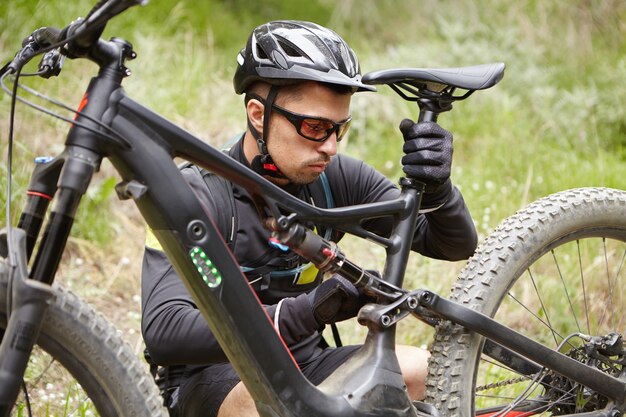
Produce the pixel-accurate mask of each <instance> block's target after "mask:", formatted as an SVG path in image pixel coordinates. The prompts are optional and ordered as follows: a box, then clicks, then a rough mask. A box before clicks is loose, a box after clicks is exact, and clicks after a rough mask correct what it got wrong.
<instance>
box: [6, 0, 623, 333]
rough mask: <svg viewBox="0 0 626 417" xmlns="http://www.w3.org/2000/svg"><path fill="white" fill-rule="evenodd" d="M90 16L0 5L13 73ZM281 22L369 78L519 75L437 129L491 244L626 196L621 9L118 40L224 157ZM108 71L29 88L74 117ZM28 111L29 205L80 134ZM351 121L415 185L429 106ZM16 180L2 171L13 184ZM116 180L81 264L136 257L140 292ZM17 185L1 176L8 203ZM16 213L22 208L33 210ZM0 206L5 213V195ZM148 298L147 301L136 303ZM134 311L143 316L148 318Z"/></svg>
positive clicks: (355, 6) (137, 240) (164, 29)
mask: <svg viewBox="0 0 626 417" xmlns="http://www.w3.org/2000/svg"><path fill="white" fill-rule="evenodd" d="M91 6H92V1H87V0H79V1H76V2H70V3H68V2H60V1H45V0H39V1H36V0H23V1H20V2H3V3H1V4H0V27H2V31H1V32H0V58H1V59H2V60H3V61H6V60H7V59H9V58H10V57H11V56H12V55H13V53H14V51H15V50H16V49H17V48H18V47H19V45H20V42H21V39H22V38H23V37H24V36H26V35H28V33H30V31H31V30H33V29H35V28H37V27H39V26H43V25H53V26H59V27H60V26H63V25H64V24H66V23H67V22H69V21H70V20H72V19H74V18H75V17H77V16H81V15H82V16H84V15H85V13H86V11H87V10H89V9H90V7H91ZM278 18H295V19H310V20H314V21H317V22H319V23H321V24H324V25H328V26H330V27H332V28H334V29H335V30H336V31H338V32H339V33H340V34H342V35H343V36H344V37H345V38H346V40H348V42H349V43H350V44H351V45H352V46H353V48H354V49H355V50H356V51H357V53H358V54H359V56H360V59H361V66H362V69H363V71H364V72H367V71H372V70H377V69H383V68H392V67H457V66H466V65H475V64H480V63H485V62H496V61H502V62H505V63H506V64H507V70H506V73H505V77H504V79H503V80H502V81H501V82H500V83H499V84H498V85H497V86H495V87H494V88H492V89H490V90H487V91H481V92H477V93H475V94H474V95H473V96H472V97H470V98H469V99H468V100H467V101H465V102H460V103H457V104H456V105H455V108H454V109H453V111H452V112H450V113H447V114H442V115H441V117H440V119H439V122H440V124H441V125H442V126H443V127H445V128H447V129H449V130H451V131H452V132H453V133H454V134H455V161H454V169H453V180H454V182H455V184H457V185H458V186H459V187H460V188H461V189H462V191H463V194H464V196H465V199H466V201H467V204H468V205H469V207H470V210H471V212H472V214H473V217H474V219H475V222H476V224H477V227H478V230H479V232H480V234H481V235H482V236H484V235H486V234H487V233H488V232H489V231H490V230H491V229H492V228H494V227H495V226H496V225H497V224H498V223H499V222H500V220H501V219H503V218H504V217H506V216H508V215H510V214H512V213H513V212H515V211H516V210H517V209H519V208H521V207H523V206H524V205H526V204H527V203H529V202H530V201H533V200H535V199H536V198H538V197H540V196H543V195H546V194H549V193H552V192H555V191H558V190H561V189H565V188H571V187H579V186H589V185H593V186H609V187H616V188H622V189H623V188H626V150H625V149H626V122H625V121H626V106H625V105H624V103H625V102H626V83H624V81H623V80H624V79H626V58H625V57H626V43H625V41H624V40H625V39H626V25H624V22H625V21H626V3H624V2H623V1H618V0H605V1H596V2H588V1H583V0H580V1H570V2H540V1H535V0H522V1H512V0H507V1H498V2H496V1H493V2H475V1H461V2H459V1H452V0H440V1H435V0H423V1H419V2H407V1H400V0H390V1H384V2H382V1H378V2H377V1H354V0H350V1H342V2H334V1H331V0H312V1H308V2H284V1H278V0H271V1H265V2H251V1H244V0H231V1H225V0H223V1H218V0H210V1H202V2H192V1H174V0H161V1H156V0H153V1H152V2H150V3H149V4H148V5H147V6H145V7H143V8H139V7H136V8H133V9H130V10H129V11H127V12H126V13H125V14H123V15H122V16H119V17H118V18H116V19H115V20H113V21H112V22H111V23H110V25H109V26H108V28H107V30H106V32H105V36H106V37H110V36H121V37H124V38H126V39H128V40H129V41H131V42H132V43H133V44H134V46H135V49H136V51H137V52H138V55H139V56H138V58H137V60H135V61H133V62H131V63H130V64H129V67H130V68H131V69H132V71H133V76H131V77H130V78H129V79H127V80H126V81H125V86H126V89H127V91H128V93H129V94H130V95H131V96H133V97H134V98H135V99H137V100H138V101H140V102H142V103H144V104H145V105H147V106H148V107H151V108H153V109H154V110H156V111H157V112H159V113H161V114H163V115H165V116H166V117H168V118H170V119H172V120H173V121H175V122H177V123H179V124H181V125H182V126H183V127H184V128H186V129H188V130H190V131H191V132H193V133H194V134H196V135H197V136H199V137H200V138H203V139H204V140H206V141H207V142H210V143H212V144H216V145H219V144H221V143H224V142H226V141H227V140H228V139H229V138H230V137H231V136H232V135H234V134H236V133H238V132H240V131H242V130H243V129H244V128H245V121H244V118H243V117H244V116H243V106H242V104H241V102H242V100H241V97H238V96H236V95H235V94H233V91H232V84H231V77H232V74H233V72H234V69H235V56H236V53H237V52H238V50H239V48H241V47H242V46H243V45H244V43H245V40H246V38H247V35H248V33H249V32H250V30H251V29H252V28H253V27H254V26H255V25H257V24H259V23H261V22H263V21H267V20H270V19H278ZM31 69H32V67H31ZM94 69H95V67H94V65H93V64H90V63H81V62H72V61H68V62H66V64H65V69H64V72H63V73H62V74H61V77H60V78H58V79H52V80H49V81H46V82H44V81H42V80H28V81H27V80H24V81H25V82H27V83H28V84H29V85H32V86H34V87H37V88H38V89H41V90H42V91H44V92H46V93H47V94H50V95H51V96H53V97H55V98H59V99H61V100H62V101H64V102H66V103H68V104H70V105H72V106H76V105H77V104H78V102H79V101H80V98H81V96H82V91H83V90H84V88H85V86H86V83H87V82H88V79H89V77H90V76H91V74H93V71H94ZM18 110H19V114H18V119H17V126H16V128H17V129H16V138H17V141H18V142H17V144H16V149H15V158H16V160H15V161H16V162H15V169H14V176H15V181H16V184H15V193H16V195H17V194H19V193H20V192H21V191H23V190H24V187H25V184H26V182H27V176H28V174H29V167H30V165H31V162H30V161H31V160H32V157H34V156H36V155H41V154H55V153H56V152H58V151H59V149H60V147H61V145H62V143H63V135H64V132H65V130H66V129H67V125H66V124H64V123H60V122H57V121H54V120H53V119H50V118H48V117H47V116H40V115H38V114H36V113H34V112H33V111H31V110H29V109H26V108H25V106H23V105H18ZM8 111H9V100H8V97H7V96H6V95H2V96H1V97H0V116H2V117H0V151H1V152H3V154H4V152H5V150H6V138H7V131H8V124H7V119H8V117H7V116H8ZM352 114H353V119H354V124H353V129H352V131H351V133H350V136H349V138H348V140H346V141H345V145H344V146H343V148H342V151H344V152H346V153H349V154H352V155H355V156H357V157H361V158H363V159H365V160H366V161H367V162H369V163H371V164H372V165H374V166H375V167H377V168H378V169H380V170H381V171H383V172H384V173H385V174H386V175H388V176H389V177H390V178H392V179H395V178H397V177H398V176H399V175H401V167H400V164H399V160H400V158H401V143H402V139H401V136H400V134H399V131H398V129H397V125H398V124H399V122H400V120H401V119H402V118H404V117H410V118H414V119H415V118H416V117H417V108H416V106H415V105H414V104H413V103H408V102H404V101H403V100H401V99H400V98H399V97H398V96H396V95H395V94H394V93H393V92H392V91H390V90H389V89H388V88H386V87H381V88H379V93H376V94H373V93H363V94H357V95H356V96H355V97H354V99H353V109H352ZM4 164H5V161H4V159H2V161H0V168H3V167H4ZM116 178H117V176H116V174H115V173H114V172H113V171H112V169H111V167H110V166H108V165H107V164H105V165H104V166H103V169H102V172H101V173H100V174H99V175H98V176H97V177H96V179H95V186H96V188H95V191H94V192H93V193H91V194H90V195H88V196H87V198H86V208H87V209H85V210H83V211H82V212H81V215H82V214H84V217H81V218H80V219H79V220H78V221H77V224H76V230H75V234H74V236H75V237H76V238H75V239H76V240H75V241H74V242H75V243H76V245H75V246H72V248H73V249H72V250H73V252H72V260H76V259H83V258H85V256H87V254H91V256H92V257H95V259H90V260H87V262H86V263H85V265H90V266H92V267H94V265H95V268H94V269H95V270H96V271H106V269H107V267H109V263H113V264H114V265H119V262H118V261H117V260H119V259H120V258H122V257H125V258H126V257H128V258H130V259H131V260H132V263H131V264H132V265H133V266H131V267H128V268H126V269H124V270H123V271H122V272H121V273H120V274H121V276H122V277H124V278H125V279H126V280H129V281H130V282H134V283H135V284H136V282H137V276H138V274H139V272H138V271H139V267H138V264H139V258H140V256H141V246H142V238H141V228H142V226H141V221H140V219H139V218H138V215H137V213H136V211H134V209H133V208H132V207H131V206H130V203H124V204H122V205H117V204H116V205H115V207H116V208H111V207H112V206H113V205H112V203H113V201H114V199H115V194H114V193H113V192H112V189H111V186H112V184H113V183H114V182H116ZM5 184H6V177H5V176H4V175H2V176H0V186H1V187H3V188H2V189H3V190H4V187H5ZM16 200H17V201H16V207H18V206H19V204H18V203H19V197H16ZM0 202H2V205H4V203H5V194H4V192H2V193H0ZM128 219H130V221H129V220H128ZM1 223H4V221H2V222H1ZM129 229H130V230H132V231H133V232H132V233H130V234H129V233H128V230H129ZM85 242H89V243H88V248H86V246H85V245H87V243H85ZM349 247H350V248H351V250H352V251H353V252H354V253H355V255H354V256H355V257H356V258H359V259H363V261H362V262H364V263H367V262H371V263H373V266H375V267H380V262H379V261H377V260H376V259H379V257H380V254H381V252H380V250H379V248H376V247H370V246H366V247H363V246H359V245H356V244H352V243H349ZM94 254H96V255H94ZM97 254H99V255H97ZM371 259H374V260H371ZM68 262H70V261H68ZM72 262H73V261H72ZM70 266H73V267H75V266H76V264H72V265H68V266H67V268H68V269H69V267H70ZM460 266H461V264H460V263H457V264H448V263H441V262H434V261H430V260H425V259H422V258H419V257H417V256H413V257H412V258H411V261H410V265H409V273H408V274H407V277H408V280H409V285H410V286H414V287H415V286H429V287H431V288H433V289H436V290H437V291H440V292H444V293H445V292H446V288H447V287H449V282H450V281H451V280H452V279H454V275H455V273H456V271H457V270H458V268H459V267H460ZM88 275H94V277H93V280H94V281H98V280H100V279H102V278H103V277H106V273H105V272H100V273H95V274H93V271H92V270H90V271H89V274H88ZM441 277H445V279H444V280H442V279H441ZM433 278H434V279H433ZM120 281H122V280H117V281H116V282H115V285H120ZM124 288H125V290H126V289H127V287H124ZM125 290H124V291H122V290H120V291H119V292H118V295H115V296H110V295H109V294H105V295H102V294H100V295H101V296H103V297H104V298H106V299H107V300H109V301H110V300H111V298H113V300H114V301H115V302H119V303H129V301H128V299H127V298H124V296H122V294H123V293H126V292H127V291H125ZM137 291H138V290H137V289H136V287H135V289H134V290H131V294H136V293H137ZM116 297H117V298H116ZM118 298H120V299H121V300H122V301H116V300H118ZM131 304H132V308H134V309H136V308H137V305H136V302H131ZM124 317H125V316H122V318H124ZM400 337H402V338H403V339H405V340H406V341H411V342H413V343H427V337H426V336H424V337H421V336H420V335H419V334H416V332H415V331H412V332H411V331H407V332H405V333H402V335H401V336H400Z"/></svg>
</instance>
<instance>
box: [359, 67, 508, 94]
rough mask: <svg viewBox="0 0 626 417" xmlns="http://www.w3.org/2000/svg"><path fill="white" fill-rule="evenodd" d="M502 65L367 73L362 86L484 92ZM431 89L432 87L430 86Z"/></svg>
mask: <svg viewBox="0 0 626 417" xmlns="http://www.w3.org/2000/svg"><path fill="white" fill-rule="evenodd" d="M504 68H505V65H504V63H502V62H496V63H491V64H483V65H474V66H470V67H460V68H440V69H429V68H395V69H387V70H381V71H373V72H368V73H367V74H365V75H363V79H362V81H363V83H365V84H374V85H375V84H409V85H412V86H414V87H417V88H419V89H423V88H427V89H430V88H428V87H426V85H427V84H430V83H436V84H441V85H442V86H444V88H445V86H447V87H453V88H462V89H464V90H484V89H486V88H489V87H492V86H494V85H495V84H496V83H497V82H498V81H500V80H501V79H502V77H503V76H504ZM431 88H432V87H431Z"/></svg>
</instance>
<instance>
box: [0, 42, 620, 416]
mask: <svg viewBox="0 0 626 417" xmlns="http://www.w3.org/2000/svg"><path fill="white" fill-rule="evenodd" d="M128 56H130V55H129V45H128V44H127V43H125V42H123V41H121V40H113V41H110V42H105V41H99V42H98V44H97V46H96V47H94V48H93V50H92V52H90V54H89V56H88V57H89V58H90V59H92V60H94V61H95V62H97V63H98V65H99V66H100V72H99V74H98V76H97V77H95V78H94V79H92V81H91V83H90V85H89V87H88V89H87V91H86V93H85V98H84V100H83V103H85V105H84V107H83V108H82V110H81V113H80V114H79V116H78V117H77V119H76V123H75V124H74V125H73V126H72V128H71V129H70V132H69V134H68V136H67V140H66V148H65V151H64V152H63V153H62V154H61V155H60V156H59V157H57V158H55V159H54V160H52V161H51V162H48V163H45V164H42V165H41V166H40V167H38V169H37V170H36V172H35V175H34V177H33V180H32V182H31V187H30V188H31V189H36V190H37V197H33V198H34V199H38V198H43V197H41V195H45V196H50V197H51V196H53V195H54V201H55V203H54V206H53V207H52V210H51V215H50V220H49V222H48V224H47V226H46V230H45V233H44V236H43V238H42V240H41V243H40V246H39V249H38V251H37V253H36V257H35V259H34V263H33V266H32V269H31V272H30V278H32V279H33V280H36V281H42V282H46V283H51V282H52V280H53V277H54V274H55V273H56V270H57V267H58V264H59V261H60V259H61V255H62V253H63V250H64V248H65V243H66V241H67V236H68V235H69V231H70V228H71V225H72V223H73V218H74V216H75V213H76V208H77V207H78V203H79V201H80V199H81V197H82V195H83V194H84V193H85V191H86V189H87V186H88V184H89V182H90V180H91V177H92V174H93V173H94V172H95V171H96V170H97V169H98V167H99V166H100V163H101V160H102V158H108V159H109V160H110V161H111V162H112V164H113V166H114V167H115V169H116V170H117V171H118V173H119V174H120V176H121V178H122V182H121V183H120V184H118V187H117V190H118V195H119V196H120V197H121V198H132V199H133V200H134V201H135V203H136V204H137V206H138V208H139V210H140V211H141V213H142V215H143V217H144V219H145V220H146V222H147V224H148V226H149V227H150V228H151V229H152V231H153V232H154V234H155V236H156V237H157V238H158V240H159V242H160V243H161V245H162V246H163V248H164V250H165V252H166V253H167V255H168V257H169V259H170V260H171V262H172V264H173V265H174V267H175V269H176V271H177V272H178V274H179V276H180V277H181V279H182V280H183V281H184V283H185V284H186V286H187V288H188V289H189V291H190V293H191V295H192V296H193V298H194V300H195V301H196V304H197V306H198V308H199V310H200V311H201V312H202V314H203V316H204V317H205V319H206V320H207V322H208V324H209V327H210V328H211V330H212V332H213V333H214V335H215V337H216V338H217V340H218V341H219V343H220V345H221V346H222V348H223V350H224V352H225V353H226V356H227V357H228V359H229V360H230V361H231V362H232V364H233V366H234V367H235V369H236V370H237V372H238V374H239V375H240V377H241V379H242V381H243V382H244V383H245V385H246V387H247V389H248V390H249V392H250V393H251V395H252V397H253V398H254V400H255V402H256V406H257V408H258V410H259V413H260V414H261V416H267V417H269V416H272V417H278V416H286V417H289V416H293V417H296V416H298V417H308V416H311V417H313V416H316V417H319V416H338V417H360V416H417V415H418V412H417V411H416V409H415V408H414V406H413V405H412V403H411V401H410V400H409V398H408V396H407V394H406V389H405V386H404V382H403V379H402V375H401V373H400V368H399V364H398V361H397V359H396V356H395V354H394V338H395V326H394V323H393V320H392V321H389V315H385V314H386V313H388V312H389V311H391V310H394V309H395V310H397V309H398V308H400V307H399V306H401V307H402V309H403V310H405V311H414V312H417V311H418V309H417V307H418V305H419V306H420V307H422V308H425V309H426V310H428V311H430V312H432V313H435V314H437V315H439V316H441V317H445V318H446V319H448V320H451V321H453V322H456V323H461V324H463V325H466V326H468V327H469V328H470V329H472V330H474V331H476V332H478V333H480V334H482V335H486V336H488V337H493V338H494V339H495V340H496V342H497V343H498V344H500V345H502V346H504V347H506V348H508V349H510V350H512V351H515V352H520V353H521V354H523V356H524V357H526V358H528V360H529V361H531V363H535V364H541V365H545V366H546V367H548V368H550V369H555V370H557V371H558V372H560V373H562V374H563V375H565V376H566V377H568V378H571V379H572V380H575V381H577V382H580V383H582V384H584V385H588V386H590V387H591V388H592V389H594V390H596V391H597V392H600V393H602V394H603V395H606V396H607V397H609V398H611V399H613V400H614V401H616V402H617V403H619V404H623V403H624V395H625V394H624V392H625V389H624V383H623V382H621V381H618V380H617V379H615V378H613V377H611V376H609V375H607V374H605V373H602V372H600V371H599V370H595V369H592V368H590V367H586V366H583V365H580V364H577V363H576V364H577V365H579V366H573V364H572V362H575V361H573V360H572V359H570V358H568V357H566V356H565V355H562V354H560V353H558V352H555V351H553V350H549V351H550V353H551V354H550V355H549V356H548V357H547V358H546V351H548V349H547V348H545V347H543V346H541V345H539V344H537V343H535V342H532V341H531V340H529V339H528V338H526V337H524V336H522V335H520V334H518V333H516V332H514V331H512V330H510V329H507V328H504V327H503V326H501V325H499V324H498V323H496V322H495V321H494V320H492V319H490V318H488V317H486V316H482V315H480V316H477V313H475V312H473V311H472V310H470V309H468V308H466V307H463V306H461V305H458V304H456V303H453V302H450V301H445V300H442V299H441V300H440V299H439V298H438V297H436V296H435V295H434V294H432V293H427V292H413V293H407V292H406V291H403V290H401V291H400V292H399V293H397V294H396V300H397V301H396V304H397V305H396V304H394V303H393V302H390V304H389V305H380V306H373V305H372V306H368V308H365V313H364V312H363V311H362V314H360V320H361V321H362V322H363V323H364V324H366V325H367V326H368V328H369V333H368V336H367V339H366V341H365V344H364V346H363V348H362V349H360V351H359V352H358V353H357V354H356V355H355V356H354V357H353V358H351V359H350V360H349V361H348V362H347V363H345V364H344V365H342V367H341V368H340V369H339V370H338V371H337V372H335V373H334V374H333V375H331V377H329V378H328V379H327V380H326V381H324V383H322V384H321V385H320V386H318V387H315V386H313V385H312V384H311V383H309V382H308V381H307V379H306V378H305V377H304V376H303V375H302V373H301V372H300V371H299V369H298V366H297V364H296V363H295V361H294V359H293V358H292V357H291V355H290V353H289V350H288V348H287V347H286V346H285V345H284V343H283V342H282V340H281V338H280V337H279V336H278V335H277V333H276V331H275V330H274V327H273V324H272V321H271V319H270V318H269V317H268V315H267V314H266V312H265V310H264V309H263V307H262V306H261V304H260V302H259V300H258V298H257V297H256V295H255V293H254V291H253V290H252V289H251V287H250V286H249V285H248V282H247V280H246V278H245V276H244V275H243V274H242V272H241V271H240V269H239V267H238V264H237V262H236V260H235V259H234V257H233V255H232V253H231V252H230V251H229V249H228V247H227V245H226V243H225V242H224V240H223V238H222V237H221V235H220V233H219V231H218V229H217V227H216V226H215V224H214V223H213V221H212V220H211V218H210V216H209V215H208V214H207V212H206V211H205V209H204V208H203V206H202V204H201V203H200V202H199V201H198V199H197V198H196V196H195V194H194V192H193V191H192V190H191V188H190V187H189V185H188V184H187V183H186V181H185V180H184V179H183V176H182V175H181V173H180V171H179V169H178V168H177V166H176V164H175V163H174V161H173V158H175V157H181V158H183V159H186V160H188V161H191V162H193V163H195V164H197V165H199V166H201V167H203V168H205V169H208V170H210V171H213V172H215V173H216V174H218V175H221V176H224V177H226V178H227V179H229V180H230V181H232V182H233V183H236V184H239V185H241V186H243V187H245V188H246V189H247V190H248V191H249V192H250V194H251V195H252V197H253V199H254V200H255V201H256V203H257V208H258V209H259V212H260V213H259V214H260V215H262V216H264V217H274V218H276V219H282V221H283V223H284V224H283V227H284V228H285V230H286V229H287V228H288V226H291V225H296V224H298V222H299V221H302V222H304V221H314V222H315V223H316V224H320V225H327V226H332V227H335V228H337V229H340V230H343V231H346V232H349V233H352V234H355V235H357V236H361V237H365V238H368V239H370V240H373V241H375V242H377V243H379V244H381V245H382V246H384V247H385V248H386V251H387V261H386V264H385V268H384V271H383V277H384V279H385V282H386V283H387V285H388V288H389V289H390V291H391V292H392V291H393V289H399V288H400V287H401V286H402V280H403V276H404V273H405V267H406V262H407V257H408V253H409V249H410V242H411V241H412V235H413V231H414V229H415V222H416V219H417V213H418V209H419V204H420V201H421V191H420V190H419V187H417V186H415V184H412V183H410V182H403V183H402V185H403V186H402V192H401V195H400V196H399V197H398V198H397V199H395V200H392V201H385V202H379V203H374V204H368V205H361V206H353V207H343V208H334V209H321V208H317V207H314V206H311V205H308V204H306V203H305V202H303V201H300V200H298V199H296V198H294V197H292V196H291V195H289V194H288V193H286V192H285V191H283V190H282V189H280V188H279V187H277V186H275V185H274V184H272V183H271V182H269V181H267V180H266V179H264V178H262V177H261V176H259V175H258V174H256V173H254V172H252V171H251V170H249V169H248V168H246V167H244V166H243V165H242V164H240V163H239V162H237V161H235V160H233V159H231V158H230V157H228V156H227V155H225V154H223V153H222V152H220V151H219V150H217V149H215V148H214V147H212V146H210V145H208V144H206V143H204V142H203V141H201V140H199V139H197V138H196V137H194V136H193V135H191V134H190V133H188V132H186V131H184V130H183V129H181V128H179V127H177V126H175V125H174V124H172V123H171V122H169V121H167V120H165V119H164V118H162V117H160V116H159V115H157V114H155V113H154V112H152V111H150V110H148V109H147V108H145V107H143V106H141V105H140V104H138V103H137V102H135V101H133V100H132V99H130V98H129V97H128V96H126V94H125V93H124V91H123V89H122V88H121V80H122V78H123V76H124V74H125V72H124V69H125V68H124V66H123V63H124V60H125V58H127V57H128ZM434 118H436V114H433V113H430V112H429V111H427V110H426V111H422V112H421V114H420V119H421V120H424V119H434ZM96 121H97V122H96ZM101 124H103V125H104V126H106V128H105V127H103V126H102V125H101ZM29 207H31V209H27V210H26V212H29V210H30V211H34V212H37V213H39V214H38V215H40V212H41V208H39V206H38V205H37V204H35V203H32V206H29ZM283 213H293V214H292V215H291V216H284V215H283ZM381 216H393V217H394V223H395V227H394V229H393V231H392V233H391V235H390V236H389V237H381V236H377V235H374V234H372V233H370V232H367V231H366V230H364V229H363V228H362V227H360V223H361V222H362V221H363V219H365V218H374V217H381ZM31 217H33V216H31ZM34 217H37V216H34ZM24 223H25V225H24V226H23V227H24V228H25V229H26V236H27V237H26V238H24V239H25V240H27V241H28V242H26V243H23V244H22V246H23V247H24V249H22V250H21V253H22V256H23V257H26V252H27V250H26V247H28V248H30V249H31V250H32V247H33V245H34V243H33V242H34V239H36V237H37V235H38V234H39V225H38V222H33V221H25V222H24ZM16 250H17V249H16ZM28 252H30V251H28ZM22 269H24V268H22ZM359 271H361V270H360V269H359ZM343 272H345V271H343ZM352 278H354V277H352ZM24 281H30V280H24ZM25 291H27V292H28V290H25ZM426 294H429V295H426ZM41 299H42V300H44V301H42V302H40V303H38V304H37V305H38V306H39V307H38V309H39V310H43V311H44V312H45V295H44V296H42V297H41ZM398 303H399V304H398ZM39 310H37V311H35V312H32V313H28V314H27V315H28V316H29V317H28V319H27V321H28V322H29V323H35V324H36V323H41V318H42V316H43V314H44V313H42V312H41V311H39ZM17 312H18V310H16V312H15V313H14V314H12V315H11V317H10V322H9V326H8V328H7V334H6V335H5V337H4V338H3V341H2V347H1V349H0V370H3V369H7V367H8V365H7V364H8V363H10V362H11V361H13V360H15V358H17V357H19V358H22V359H23V358H24V357H25V358H26V359H27V358H28V354H29V352H30V350H31V349H32V346H33V344H34V343H35V340H36V335H37V331H38V330H37V328H35V329H30V333H32V334H29V337H27V338H25V340H26V341H27V345H30V346H29V347H28V346H27V347H28V349H23V348H20V349H13V350H10V349H9V348H7V346H8V345H9V344H10V339H11V338H13V337H15V335H16V334H18V333H19V331H20V330H19V326H18V325H14V324H12V323H20V322H23V321H24V316H25V315H26V314H16V313H17ZM18 316H19V317H18ZM384 317H387V319H384ZM37 320H39V321H37ZM16 329H17V330H16ZM259 341H262V343H259ZM506 356H507V355H501V357H499V359H500V360H502V361H503V362H506V360H505V357H506ZM24 366H25V364H24ZM531 368H533V369H536V366H534V367H533V366H531ZM11 372H13V373H14V374H18V373H19V370H12V371H11ZM22 374H23V369H22V370H21V373H19V378H20V380H21V375H22ZM13 377H15V375H13ZM2 378H3V376H2V373H1V372H0V407H1V408H0V415H3V414H2V412H4V413H5V414H8V411H7V410H9V409H10V407H11V406H12V404H13V401H15V397H16V396H17V393H16V392H11V393H10V395H7V394H6V393H7V392H8V391H9V390H10V386H9V385H11V384H13V386H15V385H16V384H15V378H13V379H11V378H8V379H4V380H3V379H2ZM589 381H592V385H590V384H589ZM11 396H13V397H12V398H13V399H12V400H11V399H8V400H7V397H11ZM2 401H5V402H4V403H3V402H2Z"/></svg>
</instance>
